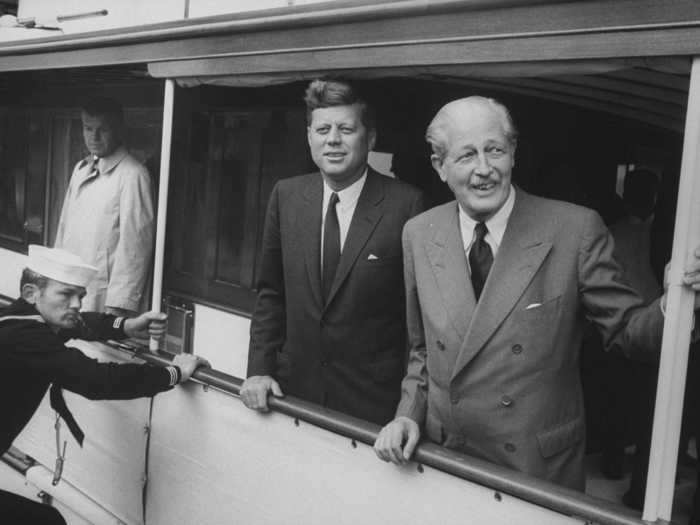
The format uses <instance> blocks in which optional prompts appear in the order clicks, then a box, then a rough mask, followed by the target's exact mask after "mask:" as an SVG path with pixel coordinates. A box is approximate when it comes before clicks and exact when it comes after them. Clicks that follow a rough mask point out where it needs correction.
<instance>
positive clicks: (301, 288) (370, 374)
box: [248, 168, 423, 423]
mask: <svg viewBox="0 0 700 525" xmlns="http://www.w3.org/2000/svg"><path fill="white" fill-rule="evenodd" d="M322 200H323V180H322V177H321V174H320V173H314V174H310V175H303V176H300V177H294V178H290V179H284V180H282V181H280V182H279V183H277V185H276V186H275V188H274V189H273V190H272V195H271V197H270V202H269V205H268V209H267V216H266V219H265V231H264V235H263V246H262V262H261V267H260V273H259V276H258V279H257V288H258V298H257V301H256V305H255V310H254V314H253V320H252V324H251V340H250V347H249V354H248V376H249V377H250V376H253V375H270V376H273V377H274V378H275V379H277V380H278V381H279V382H280V386H281V387H282V390H283V391H284V392H285V393H286V394H291V395H294V396H298V397H301V398H303V399H306V400H309V401H313V402H316V403H319V404H322V405H325V406H327V407H329V408H333V409H336V410H340V411H343V412H346V413H348V414H351V415H353V416H356V417H360V418H363V419H367V420H369V421H373V422H376V423H385V422H387V421H388V420H390V419H391V418H392V417H393V414H394V411H395V409H396V404H397V402H398V399H399V393H400V384H401V379H402V377H403V375H404V373H405V363H406V353H407V346H406V335H405V334H406V324H405V301H404V285H403V259H402V254H401V231H402V229H403V226H404V224H405V223H406V221H407V220H408V219H409V218H411V217H413V216H414V215H416V214H417V213H419V212H421V211H422V207H423V204H422V202H423V201H422V196H421V193H420V192H419V191H418V190H416V189H415V188H413V187H412V186H410V185H408V184H404V183H401V182H399V181H396V180H393V179H391V178H389V177H385V176H383V175H380V174H378V173H376V172H375V171H373V170H372V169H371V168H368V173H367V179H366V181H365V184H364V187H363V188H362V192H361V194H360V197H359V199H358V202H357V206H356V208H355V212H354V214H353V217H352V221H351V223H350V227H349V230H348V234H347V238H346V240H345V244H344V246H343V250H342V255H341V258H340V262H339V265H338V269H337V273H336V276H335V280H334V282H333V285H332V289H331V292H330V295H329V298H328V301H327V302H326V303H325V304H324V301H323V297H322V291H321V252H320V249H321V217H322V213H323V210H322V209H321V208H322Z"/></svg>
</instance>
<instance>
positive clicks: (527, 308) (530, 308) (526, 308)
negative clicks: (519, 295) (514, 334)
mask: <svg viewBox="0 0 700 525" xmlns="http://www.w3.org/2000/svg"><path fill="white" fill-rule="evenodd" d="M540 306H542V303H532V304H528V305H527V306H526V307H525V310H532V309H533V308H539V307H540Z"/></svg>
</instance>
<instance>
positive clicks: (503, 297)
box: [452, 189, 552, 378]
mask: <svg viewBox="0 0 700 525" xmlns="http://www.w3.org/2000/svg"><path fill="white" fill-rule="evenodd" d="M517 191H518V193H517V195H516V199H515V206H514V207H513V211H512V213H511V216H510V218H509V219H508V226H507V227H506V231H505V234H504V235H503V240H502V241H501V245H500V247H499V249H498V253H497V254H496V258H495V260H494V263H493V267H492V268H491V271H490V272H489V276H488V279H487V280H486V284H485V286H484V290H483V292H482V295H481V300H480V302H479V303H478V304H477V306H476V308H475V309H474V315H473V316H472V319H471V322H470V324H469V329H468V331H467V335H466V337H465V339H464V343H463V344H462V348H461V350H460V354H459V356H458V357H457V362H456V365H455V367H454V370H453V374H452V378H454V377H455V376H456V375H457V374H458V373H459V372H460V371H461V370H462V369H463V368H464V367H465V366H467V365H468V364H469V362H470V361H471V360H472V359H473V358H474V357H475V356H476V355H477V354H478V353H479V352H480V351H481V349H482V348H483V347H484V345H486V343H487V342H488V340H489V339H490V338H491V336H492V335H493V333H494V332H495V331H496V330H497V329H498V327H499V326H500V325H501V324H502V323H503V321H504V320H505V319H506V317H507V316H508V315H509V314H510V312H511V311H512V310H513V307H514V306H515V303H516V302H517V301H518V299H520V297H521V296H522V294H523V292H524V291H525V289H526V288H527V286H528V285H529V284H530V281H532V278H533V277H534V275H535V273H536V272H537V270H538V269H539V267H540V266H541V265H542V263H543V261H544V260H545V258H546V256H547V254H548V253H549V251H550V249H551V248H552V242H551V240H550V237H549V231H547V230H546V229H543V228H544V225H543V223H542V221H539V220H538V217H537V212H536V210H535V207H534V206H532V205H531V204H532V201H531V197H530V196H529V195H527V194H526V193H525V192H524V191H522V190H520V189H518V190H517Z"/></svg>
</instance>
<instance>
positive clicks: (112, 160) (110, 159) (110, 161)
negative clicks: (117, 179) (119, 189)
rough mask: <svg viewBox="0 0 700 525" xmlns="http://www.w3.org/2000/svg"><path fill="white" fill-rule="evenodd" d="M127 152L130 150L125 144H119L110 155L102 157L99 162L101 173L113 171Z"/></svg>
mask: <svg viewBox="0 0 700 525" xmlns="http://www.w3.org/2000/svg"><path fill="white" fill-rule="evenodd" d="M127 153H128V152H127V151H126V148H125V147H124V146H119V147H118V148H117V149H116V150H114V151H113V152H112V153H111V154H110V155H107V156H106V157H101V158H100V159H99V160H98V162H97V166H98V168H99V170H100V173H109V172H110V171H112V170H113V169H114V168H116V167H117V165H118V164H119V163H120V162H121V161H122V160H123V159H124V157H126V155H127Z"/></svg>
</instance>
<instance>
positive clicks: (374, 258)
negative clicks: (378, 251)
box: [367, 253, 379, 261]
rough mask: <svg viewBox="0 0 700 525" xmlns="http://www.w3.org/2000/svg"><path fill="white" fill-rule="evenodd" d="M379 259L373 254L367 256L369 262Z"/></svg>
mask: <svg viewBox="0 0 700 525" xmlns="http://www.w3.org/2000/svg"><path fill="white" fill-rule="evenodd" d="M377 259H379V257H377V256H376V255H374V254H373V253H370V254H369V255H368V256H367V260H368V261H376V260H377Z"/></svg>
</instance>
